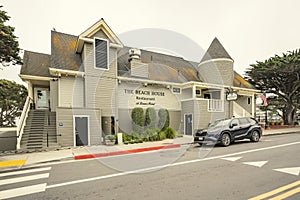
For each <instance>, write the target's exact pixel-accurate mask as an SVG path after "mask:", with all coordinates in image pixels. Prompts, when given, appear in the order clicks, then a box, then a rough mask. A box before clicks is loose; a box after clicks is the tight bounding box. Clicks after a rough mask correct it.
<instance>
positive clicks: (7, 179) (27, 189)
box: [0, 167, 51, 199]
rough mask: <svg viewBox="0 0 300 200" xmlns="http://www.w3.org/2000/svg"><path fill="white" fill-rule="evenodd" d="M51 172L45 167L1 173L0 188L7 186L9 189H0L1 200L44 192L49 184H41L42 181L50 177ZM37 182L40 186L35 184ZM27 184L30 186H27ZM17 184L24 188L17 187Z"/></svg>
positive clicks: (49, 168)
mask: <svg viewBox="0 0 300 200" xmlns="http://www.w3.org/2000/svg"><path fill="white" fill-rule="evenodd" d="M50 170H51V167H43V168H34V169H22V170H17V171H11V172H4V173H0V177H1V179H0V186H6V188H9V189H6V190H1V189H0V199H8V198H13V197H19V196H24V195H28V194H34V193H38V192H44V191H45V190H46V187H47V183H40V182H41V181H40V180H43V181H45V180H46V179H47V178H48V177H49V171H50ZM37 181H38V182H39V183H38V184H37V183H34V182H37ZM22 183H23V184H22ZM27 183H28V185H25V184H27ZM15 184H21V185H22V187H20V185H19V186H16V185H15ZM24 185H25V186H24Z"/></svg>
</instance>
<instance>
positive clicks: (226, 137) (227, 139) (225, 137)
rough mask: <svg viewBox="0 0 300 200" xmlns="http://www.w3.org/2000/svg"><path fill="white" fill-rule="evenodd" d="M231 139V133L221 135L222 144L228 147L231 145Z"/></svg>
mask: <svg viewBox="0 0 300 200" xmlns="http://www.w3.org/2000/svg"><path fill="white" fill-rule="evenodd" d="M230 142H231V139H230V135H229V134H228V133H224V134H223V135H222V137H221V144H222V145H223V146H224V147H227V146H229V145H230Z"/></svg>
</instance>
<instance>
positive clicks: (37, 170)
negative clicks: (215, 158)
mask: <svg viewBox="0 0 300 200" xmlns="http://www.w3.org/2000/svg"><path fill="white" fill-rule="evenodd" d="M49 170H51V167H44V168H36V169H25V170H18V171H14V172H5V173H0V177H5V176H14V175H19V174H28V173H33V172H42V171H49Z"/></svg>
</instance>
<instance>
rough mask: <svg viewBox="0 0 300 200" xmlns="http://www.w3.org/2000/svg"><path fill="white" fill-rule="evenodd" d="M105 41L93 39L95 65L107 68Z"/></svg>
mask: <svg viewBox="0 0 300 200" xmlns="http://www.w3.org/2000/svg"><path fill="white" fill-rule="evenodd" d="M107 55H108V54H107V41H106V40H100V39H95V67H96V68H100V69H108V58H107V57H108V56H107Z"/></svg>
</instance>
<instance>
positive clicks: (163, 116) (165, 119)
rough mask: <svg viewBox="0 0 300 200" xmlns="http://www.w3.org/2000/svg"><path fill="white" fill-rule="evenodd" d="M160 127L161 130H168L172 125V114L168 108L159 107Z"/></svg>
mask: <svg viewBox="0 0 300 200" xmlns="http://www.w3.org/2000/svg"><path fill="white" fill-rule="evenodd" d="M158 117H159V120H158V128H159V129H161V130H163V131H164V130H166V128H168V127H169V126H170V114H169V111H168V110H167V109H159V111H158Z"/></svg>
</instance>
